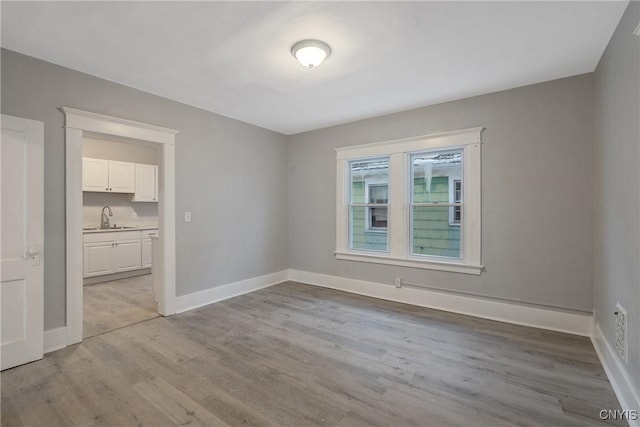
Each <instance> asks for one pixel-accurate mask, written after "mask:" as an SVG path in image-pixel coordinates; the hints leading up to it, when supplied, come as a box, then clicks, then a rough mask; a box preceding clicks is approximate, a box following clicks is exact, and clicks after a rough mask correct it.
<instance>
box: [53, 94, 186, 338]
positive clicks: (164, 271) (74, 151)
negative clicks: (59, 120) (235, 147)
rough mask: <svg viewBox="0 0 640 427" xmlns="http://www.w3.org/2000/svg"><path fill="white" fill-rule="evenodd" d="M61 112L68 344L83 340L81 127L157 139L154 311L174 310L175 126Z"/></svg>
mask: <svg viewBox="0 0 640 427" xmlns="http://www.w3.org/2000/svg"><path fill="white" fill-rule="evenodd" d="M61 110H62V111H63V112H64V115H65V148H66V153H65V161H66V168H65V169H66V227H67V230H66V240H67V247H66V258H67V260H66V271H67V345H70V344H75V343H78V342H80V341H82V320H83V311H82V308H83V306H82V292H83V289H82V286H83V280H82V271H83V269H82V257H83V252H82V247H83V246H82V225H83V220H82V139H83V137H84V134H85V132H88V133H90V134H100V135H104V136H115V137H124V138H129V139H132V140H133V141H132V142H136V141H140V142H142V143H149V142H152V143H156V144H159V166H160V167H159V168H158V171H159V173H158V193H159V195H158V197H159V202H158V234H159V242H158V243H159V245H158V246H159V248H160V252H161V255H160V257H158V258H159V259H160V260H161V265H160V266H159V268H158V271H159V272H160V274H159V276H160V278H155V280H160V281H161V284H160V286H159V287H158V288H159V289H160V295H158V296H157V298H158V312H159V313H160V314H161V315H163V316H170V315H172V314H175V313H176V233H175V218H176V216H175V135H176V134H177V133H178V131H177V130H174V129H169V128H164V127H160V126H155V125H151V124H147V123H140V122H135V121H132V120H127V119H121V118H117V117H111V116H106V115H103V114H97V113H91V112H88V111H82V110H77V109H74V108H69V107H62V108H61Z"/></svg>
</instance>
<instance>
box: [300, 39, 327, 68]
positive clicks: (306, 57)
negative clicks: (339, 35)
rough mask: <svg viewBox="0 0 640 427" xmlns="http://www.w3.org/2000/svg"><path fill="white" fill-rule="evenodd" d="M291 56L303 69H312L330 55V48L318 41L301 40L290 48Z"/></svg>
mask: <svg viewBox="0 0 640 427" xmlns="http://www.w3.org/2000/svg"><path fill="white" fill-rule="evenodd" d="M291 54H292V55H293V56H295V57H296V59H297V60H298V62H299V63H301V64H302V65H304V66H305V67H308V68H314V67H317V66H318V65H320V64H322V61H324V60H325V59H327V58H328V57H329V55H331V48H330V47H329V45H328V44H326V43H325V42H322V41H320V40H301V41H299V42H298V43H296V44H294V45H293V46H292V47H291Z"/></svg>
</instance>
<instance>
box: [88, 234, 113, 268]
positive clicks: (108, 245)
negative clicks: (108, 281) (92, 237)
mask: <svg viewBox="0 0 640 427" xmlns="http://www.w3.org/2000/svg"><path fill="white" fill-rule="evenodd" d="M112 260H113V242H97V243H85V244H84V277H93V276H102V275H103V274H111V273H113V261H112Z"/></svg>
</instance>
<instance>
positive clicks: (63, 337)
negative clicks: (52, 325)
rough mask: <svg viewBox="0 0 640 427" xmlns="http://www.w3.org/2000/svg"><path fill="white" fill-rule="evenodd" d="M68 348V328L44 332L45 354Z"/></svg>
mask: <svg viewBox="0 0 640 427" xmlns="http://www.w3.org/2000/svg"><path fill="white" fill-rule="evenodd" d="M66 346H67V327H66V326H63V327H61V328H56V329H49V330H48V331H44V352H45V354H46V353H51V352H52V351H56V350H60V349H63V348H65V347H66Z"/></svg>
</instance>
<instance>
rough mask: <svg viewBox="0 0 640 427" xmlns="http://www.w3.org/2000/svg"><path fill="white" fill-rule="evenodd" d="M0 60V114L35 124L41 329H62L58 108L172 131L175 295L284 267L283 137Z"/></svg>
mask: <svg viewBox="0 0 640 427" xmlns="http://www.w3.org/2000/svg"><path fill="white" fill-rule="evenodd" d="M1 59H2V82H1V84H2V98H1V106H0V110H1V111H2V113H4V114H10V115H14V116H19V117H25V118H29V119H34V120H40V121H43V122H44V123H45V150H44V157H45V167H44V177H45V236H44V238H45V247H44V274H45V285H44V286H45V329H52V328H56V327H60V326H63V325H64V324H65V205H64V200H65V199H64V181H65V164H64V129H63V124H64V117H63V114H62V112H60V111H59V110H58V108H59V107H62V106H68V107H73V108H79V109H82V110H88V111H92V112H96V113H102V114H107V115H111V116H116V117H123V118H127V119H131V120H136V121H141V122H146V123H151V124H156V125H160V126H164V127H168V128H173V129H177V130H179V131H180V132H179V133H178V135H177V138H176V216H177V223H176V244H177V247H176V249H177V293H178V295H184V294H187V293H191V292H195V291H198V290H201V289H206V288H209V287H212V286H217V285H221V284H225V283H229V282H233V281H237V280H242V279H246V278H250V277H255V276H258V275H262V274H268V273H272V272H275V271H279V270H282V269H286V268H287V143H286V138H285V137H284V136H282V135H280V134H277V133H274V132H270V131H267V130H264V129H261V128H258V127H255V126H251V125H248V124H246V123H242V122H239V121H235V120H232V119H228V118H225V117H222V116H219V115H216V114H212V113H209V112H206V111H203V110H200V109H197V108H193V107H189V106H187V105H184V104H180V103H178V102H173V101H170V100H167V99H165V98H161V97H158V96H155V95H151V94H149V93H145V92H141V91H138V90H135V89H131V88H128V87H125V86H122V85H118V84H115V83H112V82H109V81H106V80H102V79H99V78H96V77H92V76H89V75H86V74H83V73H80V72H77V71H73V70H70V69H67V68H63V67H59V66H57V65H53V64H51V63H47V62H43V61H40V60H37V59H34V58H30V57H27V56H24V55H20V54H17V53H15V52H11V51H7V50H2V58H1ZM184 211H191V212H192V213H193V222H191V223H188V224H187V223H184V222H183V221H182V218H183V212H184Z"/></svg>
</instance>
